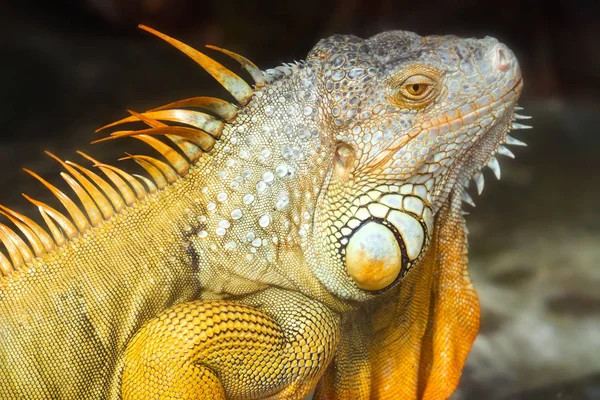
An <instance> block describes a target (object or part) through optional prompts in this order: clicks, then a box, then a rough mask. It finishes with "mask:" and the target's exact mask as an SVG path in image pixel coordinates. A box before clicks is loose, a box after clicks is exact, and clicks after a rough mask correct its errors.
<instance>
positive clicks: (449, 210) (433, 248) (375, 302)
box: [0, 27, 527, 400]
mask: <svg viewBox="0 0 600 400" xmlns="http://www.w3.org/2000/svg"><path fill="white" fill-rule="evenodd" d="M142 28H143V29H145V30H146V31H149V32H151V33H153V34H155V35H156V36H159V37H161V38H162V39H164V40H166V41H167V42H168V43H170V44H171V45H173V46H175V47H176V48H177V49H179V50H181V51H182V52H183V53H185V54H186V55H188V56H189V57H191V58H192V59H193V60H194V61H196V62H197V63H198V64H199V65H200V66H202V67H203V68H204V69H206V70H207V71H208V72H209V73H210V74H211V75H212V76H213V77H215V78H216V79H217V80H218V81H219V82H220V83H221V84H222V85H223V86H224V87H225V88H226V89H227V90H228V91H229V92H230V93H231V95H232V96H233V97H234V98H235V99H236V102H237V104H233V103H230V102H227V101H224V100H220V99H216V98H211V97H195V98H190V99H186V100H181V101H177V102H174V103H171V104H168V105H166V106H163V107H159V108H156V109H153V110H150V111H147V112H142V113H137V112H133V111H132V112H131V115H130V116H129V117H127V118H124V119H122V120H120V121H117V122H115V123H113V124H110V125H109V126H107V127H105V128H113V127H115V126H120V125H123V124H135V123H137V124H138V125H137V126H136V125H131V126H129V127H128V128H127V129H126V130H118V131H113V132H112V133H111V134H110V135H109V136H107V137H105V138H103V139H101V140H109V139H116V138H123V137H132V138H135V139H139V140H141V141H143V142H145V143H147V144H148V145H150V146H151V147H152V148H153V149H155V150H156V151H157V152H158V153H160V154H161V155H162V157H163V160H160V159H158V158H155V157H150V156H144V155H132V154H129V155H128V156H127V158H130V159H132V160H134V161H136V162H137V163H138V164H139V165H140V166H141V167H143V168H144V169H145V170H146V171H147V172H148V174H147V175H131V174H129V173H126V172H124V171H123V170H122V169H119V168H116V167H114V166H112V165H109V164H104V163H102V162H100V161H97V160H95V159H94V158H92V157H90V156H88V155H87V154H83V153H80V154H81V155H82V156H83V157H84V158H86V159H88V160H90V161H91V162H92V164H93V166H94V167H96V168H97V171H100V172H102V173H103V174H104V175H105V176H106V178H103V177H101V176H100V175H98V174H97V173H96V172H94V169H90V168H88V167H84V166H81V165H80V164H78V163H75V162H72V161H63V160H61V159H60V158H58V157H57V156H55V155H54V154H50V153H49V155H50V156H51V157H52V158H54V159H55V160H56V161H58V162H59V163H60V164H61V166H62V167H63V168H64V170H65V172H63V173H61V176H62V177H63V178H64V179H65V180H66V182H67V183H68V185H69V186H70V187H71V188H72V189H73V190H74V193H75V195H76V197H77V199H78V203H79V204H76V203H75V201H74V200H72V199H71V198H69V197H68V196H67V195H66V194H64V193H63V192H61V191H60V190H59V189H58V188H56V187H55V186H53V185H52V184H51V183H49V182H48V181H46V180H44V179H43V178H42V177H40V176H39V175H37V174H35V173H34V172H32V171H29V170H27V172H29V173H30V174H31V175H33V176H34V177H36V178H37V179H39V180H40V181H41V182H42V183H43V184H44V185H45V186H46V187H48V188H49V189H50V190H51V192H52V193H53V194H54V195H56V197H57V198H58V199H59V200H60V202H61V203H62V204H63V206H64V207H65V208H66V210H67V212H68V214H69V216H68V217H67V216H66V215H64V214H63V213H61V212H59V211H57V210H56V209H54V208H52V207H51V206H49V205H47V204H45V203H42V202H40V201H38V200H35V199H33V198H31V197H29V196H25V197H26V198H27V199H28V200H29V201H31V202H32V203H33V204H34V205H36V206H37V207H38V209H39V212H40V213H41V217H42V219H43V220H44V221H45V223H46V224H47V230H46V229H43V228H42V227H41V226H40V225H38V224H37V223H36V222H34V221H33V220H32V219H30V218H28V217H26V216H24V215H22V214H20V213H17V212H16V211H13V210H10V209H8V208H6V207H4V206H1V210H0V212H1V213H2V214H3V215H4V216H5V217H6V218H7V221H8V220H10V221H11V222H12V224H14V225H15V227H16V230H12V229H10V228H8V227H7V226H6V225H3V224H0V240H1V241H2V242H3V244H4V246H5V247H6V250H7V253H8V257H7V256H5V255H2V254H1V253H0V269H1V271H2V275H3V276H2V277H1V278H0V397H1V398H3V399H17V398H27V399H50V398H53V399H58V398H60V399H88V398H90V399H91V398H94V399H96V398H98V399H119V398H122V399H226V398H227V399H303V398H304V397H305V396H307V394H309V393H310V392H311V391H312V390H313V389H314V387H315V386H316V392H315V398H316V399H407V400H410V399H445V398H448V397H449V396H450V395H451V393H452V392H453V390H454V389H455V387H456V386H457V384H458V380H459V377H460V374H461V369H462V367H463V363H464V361H465V358H466V356H467V353H468V351H469V349H470V347H471V343H472V342H473V340H474V338H475V336H476V333H477V330H478V327H479V305H478V301H477V297H476V293H475V290H474V289H473V286H472V284H471V282H470V280H469V277H468V274H467V269H466V267H467V239H466V236H467V232H466V228H465V222H464V219H463V216H462V214H461V203H462V201H467V202H469V203H470V202H472V200H471V198H470V196H469V195H468V193H467V191H466V187H467V186H468V184H469V182H470V180H471V179H472V178H473V179H474V180H475V183H476V186H477V188H478V190H479V191H481V190H482V189H483V183H484V181H483V175H482V173H481V171H480V170H481V169H482V168H483V167H484V166H486V165H488V166H489V167H490V168H491V169H492V171H493V172H494V173H495V174H496V175H497V177H498V178H499V177H500V169H499V165H498V162H497V159H496V158H495V154H496V153H499V154H504V155H509V156H512V153H511V152H510V151H509V150H508V149H507V147H506V146H505V144H513V145H523V143H522V142H520V141H519V140H517V139H514V138H512V137H510V136H508V135H507V132H508V131H509V130H510V129H511V128H512V129H515V128H517V129H518V128H525V127H526V126H524V125H521V124H519V123H518V122H517V121H516V120H517V119H520V118H527V117H525V116H519V115H518V114H515V109H516V101H517V99H518V97H519V95H520V93H521V90H522V86H523V83H522V82H523V81H522V78H521V71H520V69H519V65H518V62H517V60H516V58H515V56H514V55H513V53H512V52H511V51H510V50H509V49H508V48H507V47H506V46H505V45H503V44H501V43H499V42H498V41H497V40H496V39H493V38H490V37H486V38H484V39H481V40H476V39H460V38H457V37H455V36H428V37H421V36H418V35H417V34H414V33H410V32H404V31H390V32H384V33H381V34H378V35H376V36H373V37H371V38H369V39H360V38H358V37H356V36H351V35H336V36H332V37H329V38H327V39H324V40H321V41H320V42H319V43H318V44H317V45H316V46H315V47H314V48H313V49H312V50H311V51H310V53H309V54H308V56H307V58H306V60H305V61H302V62H295V63H292V64H284V65H282V66H279V67H277V68H275V69H268V70H266V71H261V70H260V69H259V68H257V67H256V66H255V65H254V64H253V63H252V62H250V61H248V60H247V59H246V58H244V57H242V56H240V55H238V54H235V53H232V52H230V51H227V50H224V49H220V48H217V47H212V46H209V47H211V48H212V49H214V50H218V51H220V52H222V53H225V54H226V55H228V56H230V57H232V58H233V59H234V60H236V61H237V62H239V63H241V65H242V67H243V68H244V69H245V70H246V71H247V72H248V73H249V76H250V77H251V78H252V79H253V80H254V83H253V87H252V86H250V84H248V83H247V82H246V81H245V80H243V79H242V78H240V77H239V76H238V75H237V74H235V73H233V72H231V71H230V70H229V69H227V68H225V67H224V66H223V65H221V64H219V63H218V62H216V61H214V60H212V59H211V58H209V57H208V56H206V55H204V54H203V53H201V52H199V51H197V50H194V49H192V48H191V47H189V46H187V45H185V44H183V43H181V42H179V41H178V40H176V39H173V38H171V37H169V36H166V35H164V34H162V33H159V32H157V31H154V30H152V29H151V28H147V27H142ZM198 109H202V110H203V111H199V110H198ZM142 124H143V126H141V125H142ZM167 139H168V140H167ZM16 231H20V232H21V233H22V236H21V235H17V234H16V233H15V232H16Z"/></svg>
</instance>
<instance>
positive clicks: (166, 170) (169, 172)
mask: <svg viewBox="0 0 600 400" xmlns="http://www.w3.org/2000/svg"><path fill="white" fill-rule="evenodd" d="M134 157H137V158H139V159H142V160H145V161H147V162H149V163H150V164H152V165H154V166H155V167H156V168H158V170H159V171H160V172H161V173H162V174H163V176H164V177H165V178H166V179H167V182H169V183H173V182H175V181H176V180H177V179H179V176H178V175H177V173H176V172H175V170H174V169H173V168H171V167H170V166H169V164H167V163H164V162H162V161H160V160H157V159H156V158H154V157H148V156H141V155H135V156H134V155H131V154H128V155H127V157H123V158H121V159H119V161H121V160H128V159H130V158H134Z"/></svg>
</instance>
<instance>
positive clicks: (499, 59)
mask: <svg viewBox="0 0 600 400" xmlns="http://www.w3.org/2000/svg"><path fill="white" fill-rule="evenodd" d="M492 57H493V58H492V64H493V65H494V67H496V68H497V69H499V70H500V71H507V70H508V69H509V68H510V56H509V54H508V49H507V48H506V46H504V45H503V44H497V45H496V46H494V49H493V50H492Z"/></svg>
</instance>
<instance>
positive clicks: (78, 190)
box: [60, 172, 103, 226]
mask: <svg viewBox="0 0 600 400" xmlns="http://www.w3.org/2000/svg"><path fill="white" fill-rule="evenodd" d="M60 176H61V177H62V178H63V179H64V180H65V181H67V183H68V184H69V186H71V189H73V191H74V192H75V194H76V195H77V197H78V198H79V201H81V204H83V208H85V212H86V213H87V216H88V217H89V219H90V222H91V223H92V226H97V225H98V224H99V223H100V222H102V221H103V218H102V215H101V214H100V210H99V209H98V207H97V206H96V203H94V201H93V200H92V198H91V197H90V196H89V195H88V194H87V192H86V191H85V190H83V188H82V187H81V185H80V184H79V183H77V181H76V180H75V179H73V178H72V177H71V176H70V175H69V174H67V173H66V172H61V173H60Z"/></svg>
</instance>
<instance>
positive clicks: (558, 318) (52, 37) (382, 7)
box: [0, 0, 600, 400]
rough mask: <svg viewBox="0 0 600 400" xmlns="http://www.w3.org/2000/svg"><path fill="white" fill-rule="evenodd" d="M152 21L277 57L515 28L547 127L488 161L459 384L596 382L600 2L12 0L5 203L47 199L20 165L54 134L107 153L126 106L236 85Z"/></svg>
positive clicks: (52, 142) (514, 395)
mask: <svg viewBox="0 0 600 400" xmlns="http://www.w3.org/2000/svg"><path fill="white" fill-rule="evenodd" d="M138 23H144V24H146V25H150V26H152V27H154V28H156V29H158V30H161V31H164V32H165V33H168V34H170V35H172V36H175V37H178V38H179V39H181V40H183V41H184V42H185V43H187V44H189V45H192V46H193V47H196V48H202V47H203V46H204V44H213V45H217V46H222V47H225V48H227V49H230V50H232V51H235V52H238V53H240V54H243V55H245V56H246V57H248V58H249V59H251V60H253V61H254V62H255V63H256V64H257V65H258V66H259V67H261V68H263V69H266V68H269V67H273V66H275V65H278V64H280V63H282V62H289V61H293V60H300V59H303V58H304V57H305V55H306V54H307V52H308V51H309V50H310V48H311V47H312V46H313V45H314V44H315V43H316V42H317V41H318V40H319V39H320V38H322V37H325V36H327V35H330V34H333V33H352V34H355V35H358V36H361V37H368V36H371V35H373V34H375V33H378V32H380V31H383V30H388V29H403V30H411V31H415V32H417V33H419V34H421V35H429V34H455V35H459V36H475V37H482V36H486V35H490V36H494V37H496V38H498V39H499V40H500V41H502V42H504V43H506V44H507V45H508V46H509V47H510V48H511V49H512V50H513V51H514V52H515V53H516V55H517V57H518V58H519V60H520V62H521V65H522V70H523V75H524V80H525V89H524V93H523V96H522V100H521V102H520V104H521V105H522V106H523V107H524V108H525V110H524V111H523V112H522V113H523V114H526V115H532V116H533V120H532V124H533V125H534V129H532V130H528V131H517V132H515V136H516V137H517V138H518V139H520V140H523V141H525V142H527V143H528V144H529V147H527V148H517V149H515V150H514V152H515V153H516V155H517V157H516V160H509V159H502V160H500V161H501V165H502V180H501V181H499V182H496V181H495V178H493V175H492V174H491V172H490V171H487V172H486V173H485V175H486V178H487V181H488V182H487V183H486V189H485V191H484V193H483V195H482V196H481V198H475V201H476V203H477V208H475V209H472V210H469V211H470V212H471V214H470V215H469V216H468V217H467V221H468V225H469V229H470V232H471V235H470V259H471V261H470V271H471V275H472V277H473V280H474V281H475V286H476V287H477V289H478V292H479V295H480V297H481V303H482V308H483V321H482V331H481V334H480V336H479V338H478V339H477V341H476V343H475V346H474V349H473V351H472V353H471V355H470V357H469V360H468V365H467V368H466V370H465V373H464V376H463V379H462V382H461V385H460V388H459V391H458V393H457V394H456V395H455V396H454V398H455V399H469V400H476V399H502V400H508V399H511V400H534V399H535V400H538V399H539V400H542V399H544V400H546V399H563V400H564V399H600V266H599V264H600V211H599V200H600V185H599V184H600V180H599V179H598V176H599V174H600V163H599V160H600V157H599V156H600V134H598V130H599V128H598V127H599V124H600V51H598V48H599V47H598V45H599V43H600V2H598V1H591V0H590V1H569V2H567V1H564V2H552V1H534V0H530V1H518V0H503V1H502V2H492V1H485V2H484V1H476V0H463V1H443V0H429V1H427V2H415V1H404V0H337V1H336V0H334V1H330V0H288V1H286V2H282V1H275V0H268V1H263V2H252V1H233V0H219V1H214V2H209V1H193V0H54V1H51V2H49V1H45V0H20V1H18V2H17V1H10V0H3V1H2V2H1V3H0V170H1V171H2V181H1V182H2V183H1V185H0V199H1V201H2V203H3V204H4V205H7V206H10V207H12V208H14V209H17V210H19V211H25V212H27V213H28V214H30V215H32V214H33V212H34V208H33V207H31V206H28V205H27V204H26V202H25V200H23V199H22V198H21V196H20V193H21V192H26V193H29V194H34V195H36V196H34V197H37V198H39V199H48V198H49V194H48V193H46V191H45V190H44V189H42V188H41V185H40V184H39V183H37V182H35V181H34V180H33V179H32V178H30V177H28V176H27V175H26V174H24V173H23V172H21V171H20V169H21V168H23V167H27V168H31V169H33V170H34V171H37V172H38V173H40V174H41V175H43V176H45V177H49V176H50V177H52V176H55V175H56V174H57V173H58V171H59V168H58V166H57V165H55V163H53V162H52V160H50V159H49V158H48V157H46V156H44V155H43V154H42V152H43V150H46V149H48V150H51V151H53V152H55V153H56V154H57V155H59V156H61V157H63V158H68V157H71V158H73V159H76V157H74V153H73V151H74V150H75V149H81V150H85V151H90V152H91V153H92V154H94V155H96V156H98V157H99V158H100V159H101V160H114V159H116V158H117V157H119V156H121V155H122V154H123V149H126V150H128V151H131V149H132V148H134V147H135V143H134V142H137V141H133V140H131V141H128V142H122V141H117V142H118V143H116V145H115V144H114V143H113V144H102V145H95V146H90V145H88V144H87V143H89V142H90V141H91V140H93V139H94V138H96V136H95V134H94V133H93V131H94V130H95V129H96V128H97V127H99V126H101V125H103V124H105V123H107V122H111V121H113V120H115V119H117V118H120V117H122V116H124V115H125V109H127V108H130V109H134V110H138V111H140V110H146V109H149V108H152V107H155V106H158V105H162V104H165V103H168V102H171V101H174V100H179V99H182V98H187V97H193V96H198V95H216V96H222V97H226V96H227V95H226V94H225V93H224V91H223V90H222V89H220V88H219V86H218V84H217V83H215V82H214V81H212V80H211V79H210V78H209V76H208V74H206V73H205V72H202V71H200V69H199V68H198V67H197V66H196V65H195V64H194V63H193V62H191V61H190V60H189V59H187V58H186V57H185V56H183V55H181V54H179V53H178V52H177V51H175V50H173V49H172V48H171V47H170V46H168V45H167V44H165V43H163V42H162V41H160V40H158V39H156V38H154V37H151V36H150V35H148V34H147V33H145V32H142V31H140V30H138V29H137V28H136V26H137V24H138ZM216 58H217V59H219V60H220V61H222V62H224V63H225V64H226V65H229V66H230V67H232V68H236V69H237V68H239V67H238V66H237V65H235V64H234V63H230V61H229V60H227V59H226V58H223V57H220V56H219V55H218V54H217V55H216ZM143 151H146V149H144V150H143ZM128 167H130V169H131V168H134V167H133V166H128ZM55 178H56V179H52V182H54V183H56V184H58V183H59V179H58V177H56V176H55ZM472 192H474V191H473V190H472ZM466 207H468V206H466Z"/></svg>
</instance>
